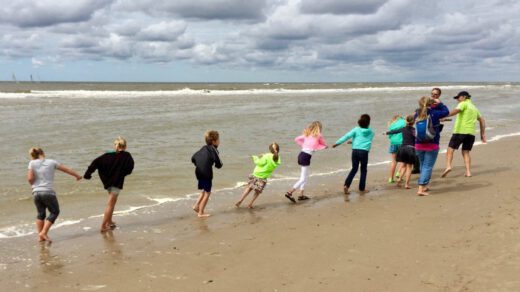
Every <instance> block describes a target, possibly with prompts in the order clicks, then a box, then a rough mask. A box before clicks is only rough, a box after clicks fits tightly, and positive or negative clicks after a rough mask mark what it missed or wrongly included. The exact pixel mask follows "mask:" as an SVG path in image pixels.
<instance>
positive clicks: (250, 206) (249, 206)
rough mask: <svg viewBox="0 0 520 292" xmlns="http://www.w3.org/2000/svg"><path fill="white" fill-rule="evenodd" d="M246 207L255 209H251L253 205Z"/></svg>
mask: <svg viewBox="0 0 520 292" xmlns="http://www.w3.org/2000/svg"><path fill="white" fill-rule="evenodd" d="M247 207H248V208H249V209H254V208H255V207H253V205H247Z"/></svg>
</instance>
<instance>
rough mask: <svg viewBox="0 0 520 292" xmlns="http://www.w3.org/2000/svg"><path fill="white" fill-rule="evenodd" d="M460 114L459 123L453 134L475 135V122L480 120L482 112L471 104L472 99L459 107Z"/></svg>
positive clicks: (458, 115) (456, 122) (458, 116)
mask: <svg viewBox="0 0 520 292" xmlns="http://www.w3.org/2000/svg"><path fill="white" fill-rule="evenodd" d="M457 109H458V110H460V112H459V113H458V114H457V121H455V126H454V127H453V134H469V135H475V131H476V126H475V122H476V121H477V120H478V118H480V111H479V110H478V109H477V107H476V106H475V105H473V103H472V102H471V99H466V100H465V101H463V102H460V103H459V104H458V105H457Z"/></svg>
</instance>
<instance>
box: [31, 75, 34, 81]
mask: <svg viewBox="0 0 520 292" xmlns="http://www.w3.org/2000/svg"><path fill="white" fill-rule="evenodd" d="M31 82H34V80H33V78H32V74H31Z"/></svg>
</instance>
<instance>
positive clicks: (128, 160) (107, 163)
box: [83, 137, 134, 232]
mask: <svg viewBox="0 0 520 292" xmlns="http://www.w3.org/2000/svg"><path fill="white" fill-rule="evenodd" d="M125 150H126V140H125V139H124V138H122V137H118V138H117V139H116V140H115V141H114V151H108V152H107V153H105V154H103V155H101V156H99V157H98V158H96V159H94V161H92V163H91V164H90V166H89V167H88V169H87V171H86V172H85V174H84V175H83V177H84V178H85V179H91V178H92V173H93V172H95V171H96V169H97V170H98V173H99V178H100V179H101V181H102V182H103V186H104V188H105V190H107V191H108V204H107V207H106V209H105V214H104V216H103V223H101V232H105V231H108V230H111V229H114V228H116V224H115V222H114V221H112V215H113V214H114V208H115V206H116V202H117V197H118V195H119V193H120V192H121V190H122V189H123V183H124V182H125V176H127V175H129V174H131V173H132V170H133V169H134V159H133V158H132V155H130V153H128V152H126V151H125Z"/></svg>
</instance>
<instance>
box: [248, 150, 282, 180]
mask: <svg viewBox="0 0 520 292" xmlns="http://www.w3.org/2000/svg"><path fill="white" fill-rule="evenodd" d="M253 162H254V163H255V164H256V167H255V170H253V175H254V176H255V177H258V178H264V179H265V178H269V177H271V174H272V173H273V171H274V170H275V169H276V168H277V167H278V165H280V164H281V163H282V159H281V158H280V156H278V161H274V160H273V154H272V153H266V154H264V155H262V156H261V157H258V156H256V155H253Z"/></svg>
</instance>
